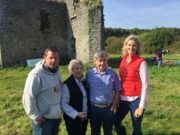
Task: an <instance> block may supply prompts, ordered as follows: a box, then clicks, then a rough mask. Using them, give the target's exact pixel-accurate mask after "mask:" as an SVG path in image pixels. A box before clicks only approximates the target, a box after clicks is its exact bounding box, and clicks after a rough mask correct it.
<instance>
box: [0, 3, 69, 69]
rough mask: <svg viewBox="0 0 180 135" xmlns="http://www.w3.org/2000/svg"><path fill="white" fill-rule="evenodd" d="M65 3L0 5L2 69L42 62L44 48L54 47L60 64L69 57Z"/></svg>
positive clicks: (67, 21)
mask: <svg viewBox="0 0 180 135" xmlns="http://www.w3.org/2000/svg"><path fill="white" fill-rule="evenodd" d="M68 19H69V18H68V12H67V6H66V4H65V3H64V2H55V1H54V2H53V1H46V0H1V1H0V46H1V62H0V63H1V66H2V65H3V67H6V66H11V65H15V64H25V62H26V60H27V59H32V58H42V56H43V52H44V50H45V48H47V47H49V46H57V47H58V48H59V50H60V52H61V54H60V55H61V56H60V57H61V62H65V61H67V60H68V59H67V58H70V57H71V56H69V55H71V52H69V51H71V50H68V48H71V47H69V46H70V45H71V40H70V38H69V35H72V29H71V28H68V27H71V26H70V23H69V20H68Z"/></svg>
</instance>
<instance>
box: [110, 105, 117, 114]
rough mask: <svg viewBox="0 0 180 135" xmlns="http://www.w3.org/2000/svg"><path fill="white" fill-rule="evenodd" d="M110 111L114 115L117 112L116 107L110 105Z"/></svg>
mask: <svg viewBox="0 0 180 135" xmlns="http://www.w3.org/2000/svg"><path fill="white" fill-rule="evenodd" d="M110 110H111V111H112V112H114V113H116V112H117V106H116V105H112V106H111V108H110Z"/></svg>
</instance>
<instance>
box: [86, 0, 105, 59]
mask: <svg viewBox="0 0 180 135" xmlns="http://www.w3.org/2000/svg"><path fill="white" fill-rule="evenodd" d="M101 6H102V0H89V3H88V19H89V22H88V24H89V49H90V53H93V51H92V47H93V44H92V34H93V33H92V28H93V22H94V20H93V19H94V11H95V9H97V8H99V7H101ZM90 56H92V54H90ZM90 60H91V58H90Z"/></svg>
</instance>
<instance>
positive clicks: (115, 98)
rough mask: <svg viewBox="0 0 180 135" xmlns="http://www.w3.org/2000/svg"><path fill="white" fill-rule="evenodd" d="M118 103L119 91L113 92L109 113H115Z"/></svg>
mask: <svg viewBox="0 0 180 135" xmlns="http://www.w3.org/2000/svg"><path fill="white" fill-rule="evenodd" d="M119 101H120V92H119V91H115V92H114V100H113V104H112V106H111V111H113V112H114V113H115V112H116V111H117V108H118V106H119Z"/></svg>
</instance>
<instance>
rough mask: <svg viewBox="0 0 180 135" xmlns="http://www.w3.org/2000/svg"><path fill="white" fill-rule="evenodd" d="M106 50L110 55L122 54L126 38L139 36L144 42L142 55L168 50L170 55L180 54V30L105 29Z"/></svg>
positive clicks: (162, 28)
mask: <svg viewBox="0 0 180 135" xmlns="http://www.w3.org/2000/svg"><path fill="white" fill-rule="evenodd" d="M104 31H105V35H104V37H105V38H104V39H105V48H106V50H107V51H108V52H109V53H120V52H121V48H122V46H123V41H124V39H125V37H127V36H128V35H130V34H134V35H137V36H138V37H139V38H140V39H141V41H142V42H143V44H142V46H141V52H142V53H155V52H157V51H159V50H162V49H166V50H168V51H169V53H180V29H179V28H165V27H161V28H154V29H139V28H134V29H121V28H105V30H104Z"/></svg>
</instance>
